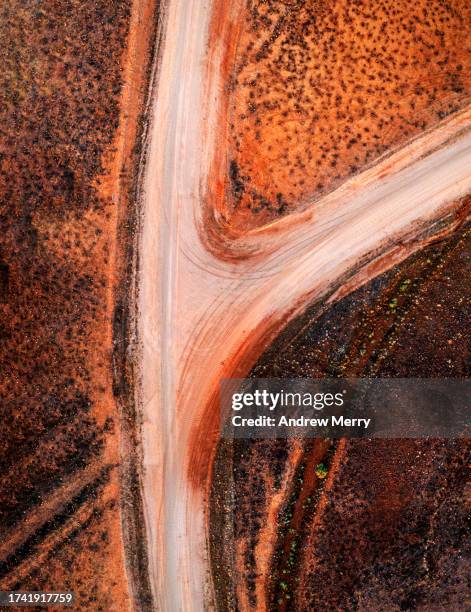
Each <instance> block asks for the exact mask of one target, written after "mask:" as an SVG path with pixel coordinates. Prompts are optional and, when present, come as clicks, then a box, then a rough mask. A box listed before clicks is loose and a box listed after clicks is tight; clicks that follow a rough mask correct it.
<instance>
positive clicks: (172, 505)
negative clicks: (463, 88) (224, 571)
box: [139, 0, 471, 612]
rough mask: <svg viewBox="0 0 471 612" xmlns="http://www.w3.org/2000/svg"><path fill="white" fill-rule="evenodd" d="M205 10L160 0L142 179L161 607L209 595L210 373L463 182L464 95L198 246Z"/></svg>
mask: <svg viewBox="0 0 471 612" xmlns="http://www.w3.org/2000/svg"><path fill="white" fill-rule="evenodd" d="M211 10H212V3H211V2H200V1H199V0H185V2H183V0H175V1H173V2H172V1H170V2H169V5H168V7H167V15H166V17H165V22H164V23H163V29H164V44H163V52H162V57H161V60H160V62H159V65H158V66H157V79H156V83H155V88H154V98H153V107H152V111H151V112H152V116H151V131H150V140H149V145H148V152H147V159H146V174H145V182H144V194H143V198H144V217H143V225H142V236H141V242H140V260H141V268H140V272H139V274H140V277H139V282H140V293H139V311H140V319H139V330H140V339H141V342H142V410H143V419H144V424H143V445H144V461H145V475H144V484H143V489H144V490H143V495H144V504H145V511H146V523H147V530H148V546H149V555H150V564H151V575H152V583H153V591H154V597H155V605H156V608H157V609H159V610H163V611H166V612H167V611H169V612H174V611H175V612H176V611H179V610H182V611H183V610H184V611H185V612H186V611H191V610H195V611H199V610H204V609H210V608H212V605H213V604H212V592H211V586H210V576H209V566H208V558H207V549H206V541H207V534H206V522H205V513H204V509H205V483H206V482H207V480H208V477H209V473H208V469H209V465H210V458H211V453H212V450H213V448H214V442H215V437H216V435H217V427H218V416H219V415H218V413H217V408H216V406H215V405H214V404H213V403H212V402H213V400H214V393H215V390H217V387H218V384H219V380H220V379H221V378H223V377H224V376H230V375H234V374H238V375H241V374H243V373H244V369H245V371H246V369H247V367H249V366H250V364H251V363H252V362H253V361H254V360H255V359H256V357H257V356H258V355H259V354H260V352H261V351H262V350H263V349H264V347H265V346H266V345H267V344H269V342H270V340H271V338H272V337H273V335H274V334H275V333H276V331H278V330H279V329H280V327H282V325H283V324H285V323H286V321H287V319H288V318H291V317H293V316H295V315H296V314H299V312H300V311H301V310H302V309H303V307H304V306H305V305H306V304H307V303H308V302H310V301H311V300H313V299H318V298H322V297H323V296H325V297H327V296H328V295H330V294H331V293H332V292H333V291H335V288H336V286H337V284H338V283H339V282H340V280H341V279H344V278H345V276H346V275H349V274H356V278H357V279H358V280H357V281H353V283H352V284H355V282H356V283H358V282H365V281H366V280H367V279H368V275H369V274H371V272H367V273H362V269H361V267H362V265H364V264H366V263H367V262H371V261H372V260H374V259H375V258H381V264H380V265H378V266H376V267H373V266H372V267H370V268H367V270H372V269H374V273H379V272H380V271H381V270H382V269H384V268H386V267H388V266H390V265H393V264H394V263H396V262H397V261H399V260H400V259H402V258H404V257H405V256H406V255H407V254H408V253H410V252H411V251H412V250H414V249H416V248H418V247H419V246H420V244H421V242H423V240H422V239H423V237H424V236H425V235H426V232H427V228H431V227H433V225H434V223H435V222H436V221H437V220H439V219H444V218H446V217H447V215H449V213H450V212H451V211H452V210H453V207H454V206H455V204H454V202H456V201H457V200H458V199H459V198H460V197H462V196H464V195H465V194H467V193H469V192H470V191H471V172H470V170H469V169H470V168H471V134H470V132H469V126H470V113H469V111H462V112H461V113H460V114H459V115H456V116H455V117H453V118H451V119H449V120H448V121H446V122H444V123H442V124H441V125H440V126H438V127H437V128H436V129H435V130H434V131H433V132H431V133H428V134H424V135H423V136H422V137H421V138H419V139H417V140H416V141H414V143H412V144H411V145H409V146H408V147H406V148H405V149H403V150H402V151H400V152H397V153H395V154H394V155H393V156H391V157H389V158H387V159H383V160H380V161H379V162H378V163H377V165H376V166H375V167H373V168H371V169H369V170H367V171H365V172H364V173H362V174H361V175H358V176H356V177H354V178H353V179H351V180H350V181H349V182H348V183H346V184H344V185H343V186H342V187H341V188H339V189H338V190H336V191H335V192H333V193H331V194H330V195H328V196H326V197H325V198H324V199H323V200H322V201H321V202H318V203H316V204H315V205H314V206H313V208H312V209H311V210H307V211H305V212H304V213H301V214H298V215H293V216H291V217H288V218H286V219H283V220H281V221H279V222H277V223H275V224H272V225H270V226H269V227H266V228H264V229H262V230H258V231H256V232H253V233H251V234H249V235H247V236H245V237H242V238H239V239H238V241H237V242H235V243H234V244H232V245H231V246H230V250H231V261H230V262H227V261H223V260H222V259H221V258H218V256H217V253H211V252H209V251H208V250H207V249H206V248H205V241H204V227H203V224H202V221H201V219H202V208H203V203H204V198H205V193H206V190H207V186H208V184H209V182H210V180H211V177H210V176H209V167H210V160H211V158H212V154H213V147H214V146H215V145H216V144H217V143H215V140H214V138H215V134H216V133H217V124H218V121H221V118H220V117H219V116H218V113H217V109H218V104H217V95H218V94H219V95H222V94H223V92H222V90H221V87H219V84H218V83H217V82H214V81H210V80H209V79H210V75H211V74H213V73H214V75H216V74H217V71H210V70H208V69H207V68H208V67H207V63H206V60H207V58H208V53H207V32H208V24H209V20H210V17H211ZM214 58H216V60H214ZM213 61H217V53H216V54H215V55H214V56H213ZM213 78H214V79H216V78H217V77H216V76H214V77H213ZM419 237H420V239H419ZM202 238H203V240H202ZM397 245H400V248H395V249H394V247H397ZM388 253H390V256H389V257H388V255H387V254H388ZM238 254H239V255H242V254H243V255H244V257H243V258H242V257H240V259H238V257H237V256H238ZM359 262H361V265H360V264H359ZM363 270H365V268H363ZM354 271H356V272H354Z"/></svg>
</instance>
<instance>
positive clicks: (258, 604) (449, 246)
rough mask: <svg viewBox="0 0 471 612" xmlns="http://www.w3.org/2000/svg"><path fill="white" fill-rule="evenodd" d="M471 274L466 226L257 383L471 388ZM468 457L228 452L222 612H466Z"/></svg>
mask: <svg viewBox="0 0 471 612" xmlns="http://www.w3.org/2000/svg"><path fill="white" fill-rule="evenodd" d="M470 272H471V233H470V229H469V225H468V226H467V227H463V228H462V229H461V230H459V231H458V232H457V233H456V234H455V235H453V236H451V237H450V238H448V239H446V240H445V241H440V242H438V243H436V244H434V245H432V246H430V247H428V248H426V249H424V250H423V251H421V252H420V253H418V254H416V255H413V256H412V257H410V258H408V259H407V260H406V261H405V262H404V263H402V264H400V265H399V266H396V267H395V268H393V269H392V270H391V271H389V272H388V273H386V274H383V275H381V276H379V277H378V278H376V279H375V280H373V281H370V282H369V283H367V284H366V285H364V286H363V287H362V288H360V289H358V290H356V291H355V292H354V293H352V294H351V295H350V296H349V297H346V298H344V299H342V300H341V301H339V302H338V303H336V304H335V305H333V306H331V307H330V308H327V309H325V310H324V311H321V312H319V310H318V309H319V306H315V307H313V308H311V310H308V311H307V312H306V314H305V315H304V316H303V317H301V318H299V319H298V320H296V321H294V322H293V323H292V324H290V325H289V326H288V328H287V329H286V330H285V331H284V332H283V334H281V336H280V337H279V338H278V340H277V341H276V342H275V343H274V345H273V346H272V347H271V348H270V349H269V350H268V351H267V352H266V353H265V354H264V355H263V356H262V358H261V359H260V360H259V362H258V364H257V365H256V366H255V367H254V368H253V370H252V374H251V375H252V376H256V377H263V378H265V377H266V378H269V377H281V378H283V377H286V378H295V377H298V376H299V377H319V376H328V377H337V376H341V377H352V376H372V375H374V376H394V377H404V376H406V377H408V376H421V377H435V376H440V377H462V376H469V374H470V363H471V344H470V340H469V334H468V333H467V331H466V330H467V327H468V325H469V320H470V315H471V294H470V287H469V283H468V280H467V279H468V278H469V274H470ZM300 448H301V449H302V451H301V452H300ZM470 451H471V447H470V444H469V441H465V440H348V441H340V442H339V441H335V440H332V441H330V442H326V441H324V440H314V441H312V440H311V441H305V442H303V441H299V442H297V443H295V442H293V441H286V440H279V441H266V440H264V441H237V442H234V443H229V442H227V441H226V442H221V443H220V445H219V449H218V453H217V457H216V462H215V468H214V469H215V472H214V478H213V488H212V502H211V524H212V531H211V537H212V559H213V572H214V576H215V584H216V587H217V593H218V597H219V602H220V605H221V609H257V610H259V609H268V610H300V609H301V610H306V609H315V610H332V609H339V610H379V609H381V610H387V611H389V610H431V609H433V610H445V609H446V610H460V609H465V608H466V607H467V606H468V605H469V590H468V586H467V585H468V584H469V580H470V577H471V557H470V552H471V551H470V550H469V536H470V533H469V522H468V517H469V511H470V505H471V497H470V486H471V481H470V469H469V459H470ZM228 482H232V487H229V488H228V487H227V483H228ZM267 523H271V524H272V527H273V528H272V530H271V531H267V528H266V525H267ZM220 538H221V539H223V540H224V542H225V545H224V546H222V545H221V541H220ZM229 541H232V542H233V544H231V546H229V545H228V544H227V542H229ZM260 551H264V552H263V554H260ZM267 557H268V560H267Z"/></svg>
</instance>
